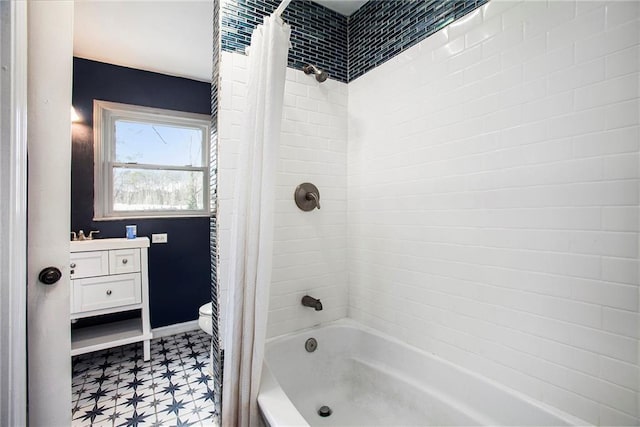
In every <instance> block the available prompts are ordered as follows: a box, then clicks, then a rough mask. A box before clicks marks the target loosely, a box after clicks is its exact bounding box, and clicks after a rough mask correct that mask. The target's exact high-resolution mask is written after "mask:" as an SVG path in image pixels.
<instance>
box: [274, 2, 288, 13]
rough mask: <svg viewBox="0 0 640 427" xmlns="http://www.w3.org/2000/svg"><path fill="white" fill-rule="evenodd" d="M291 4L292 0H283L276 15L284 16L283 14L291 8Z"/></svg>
mask: <svg viewBox="0 0 640 427" xmlns="http://www.w3.org/2000/svg"><path fill="white" fill-rule="evenodd" d="M289 3H291V0H282V3H280V6H278V8H277V9H276V11H275V12H274V13H275V14H276V15H278V16H280V15H282V12H284V10H285V9H286V8H287V6H289Z"/></svg>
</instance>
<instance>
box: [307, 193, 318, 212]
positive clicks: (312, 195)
mask: <svg viewBox="0 0 640 427" xmlns="http://www.w3.org/2000/svg"><path fill="white" fill-rule="evenodd" d="M305 199H307V200H313V201H315V202H316V207H317V208H318V209H320V196H319V195H318V194H317V193H313V192H311V191H310V192H308V193H307V195H306V196H305Z"/></svg>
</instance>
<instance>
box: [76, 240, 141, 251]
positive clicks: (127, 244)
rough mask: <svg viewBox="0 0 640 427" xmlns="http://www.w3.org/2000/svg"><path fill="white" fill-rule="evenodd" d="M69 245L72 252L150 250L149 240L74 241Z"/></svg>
mask: <svg viewBox="0 0 640 427" xmlns="http://www.w3.org/2000/svg"><path fill="white" fill-rule="evenodd" d="M69 243H70V245H69V250H70V252H88V251H106V250H109V249H126V248H148V247H149V238H148V237H137V238H135V239H125V238H124V237H123V238H117V239H93V240H73V241H71V242H69Z"/></svg>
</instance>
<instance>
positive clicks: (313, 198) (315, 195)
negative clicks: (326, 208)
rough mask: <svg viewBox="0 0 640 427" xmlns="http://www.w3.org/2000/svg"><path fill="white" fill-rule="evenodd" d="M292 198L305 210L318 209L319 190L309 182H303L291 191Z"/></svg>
mask: <svg viewBox="0 0 640 427" xmlns="http://www.w3.org/2000/svg"><path fill="white" fill-rule="evenodd" d="M293 200H295V202H296V205H297V206H298V207H299V208H300V209H301V210H303V211H305V212H309V211H312V210H314V209H315V208H318V209H320V190H318V187H316V186H315V185H313V184H311V183H310V182H303V183H302V184H300V185H298V186H297V187H296V191H294V192H293Z"/></svg>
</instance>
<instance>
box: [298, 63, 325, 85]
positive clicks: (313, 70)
mask: <svg viewBox="0 0 640 427" xmlns="http://www.w3.org/2000/svg"><path fill="white" fill-rule="evenodd" d="M302 71H304V73H305V74H314V75H315V76H316V80H317V81H319V82H320V83H322V82H323V81H325V80H327V78H328V77H329V74H327V72H326V71H324V70H321V69H320V68H318V67H316V66H315V65H311V64H307V65H305V66H304V67H302Z"/></svg>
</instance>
